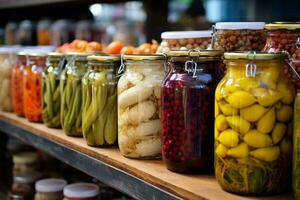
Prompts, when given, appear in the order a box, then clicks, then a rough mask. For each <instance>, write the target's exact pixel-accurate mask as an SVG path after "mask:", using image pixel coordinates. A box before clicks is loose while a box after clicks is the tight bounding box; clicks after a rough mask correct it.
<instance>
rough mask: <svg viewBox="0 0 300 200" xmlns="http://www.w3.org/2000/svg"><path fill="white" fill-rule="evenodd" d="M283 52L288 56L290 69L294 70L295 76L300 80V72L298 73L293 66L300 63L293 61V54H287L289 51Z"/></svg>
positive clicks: (297, 45)
mask: <svg viewBox="0 0 300 200" xmlns="http://www.w3.org/2000/svg"><path fill="white" fill-rule="evenodd" d="M296 47H297V49H299V48H300V37H299V38H298V39H297V42H296ZM282 52H283V53H286V54H287V55H288V58H289V59H288V61H287V64H288V66H289V67H290V69H291V70H292V72H293V74H294V75H295V76H296V77H297V78H298V79H299V80H300V75H299V74H298V72H297V71H296V69H295V68H294V66H293V65H295V64H298V63H299V64H300V61H298V60H296V59H293V57H292V56H291V54H290V53H289V52H287V51H282Z"/></svg>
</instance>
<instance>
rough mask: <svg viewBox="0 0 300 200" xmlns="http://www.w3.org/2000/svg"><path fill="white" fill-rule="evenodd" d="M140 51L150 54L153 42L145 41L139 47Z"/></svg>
mask: <svg viewBox="0 0 300 200" xmlns="http://www.w3.org/2000/svg"><path fill="white" fill-rule="evenodd" d="M138 53H140V54H150V53H151V44H150V43H144V44H141V45H140V46H139V47H138Z"/></svg>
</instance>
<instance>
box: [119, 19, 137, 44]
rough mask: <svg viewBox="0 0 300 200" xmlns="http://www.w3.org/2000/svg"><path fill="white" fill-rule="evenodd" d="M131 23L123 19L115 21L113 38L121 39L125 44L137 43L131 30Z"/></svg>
mask: <svg viewBox="0 0 300 200" xmlns="http://www.w3.org/2000/svg"><path fill="white" fill-rule="evenodd" d="M133 28H134V26H133V24H132V23H129V22H125V21H119V22H117V23H116V31H115V34H114V36H113V40H115V41H121V42H122V43H123V44H125V45H134V46H135V45H137V41H136V35H135V34H134V31H133Z"/></svg>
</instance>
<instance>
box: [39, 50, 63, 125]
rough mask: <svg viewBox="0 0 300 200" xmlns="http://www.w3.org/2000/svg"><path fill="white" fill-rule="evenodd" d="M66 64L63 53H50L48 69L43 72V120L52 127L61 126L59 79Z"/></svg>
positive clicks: (47, 62)
mask: <svg viewBox="0 0 300 200" xmlns="http://www.w3.org/2000/svg"><path fill="white" fill-rule="evenodd" d="M64 64H65V58H64V55H63V54H61V53H57V52H52V53H48V57H47V61H46V69H45V70H44V73H43V122H44V123H45V124H46V126H48V127H51V128H59V127H60V126H61V125H60V100H61V97H60V90H59V79H60V74H61V71H62V70H63V67H64Z"/></svg>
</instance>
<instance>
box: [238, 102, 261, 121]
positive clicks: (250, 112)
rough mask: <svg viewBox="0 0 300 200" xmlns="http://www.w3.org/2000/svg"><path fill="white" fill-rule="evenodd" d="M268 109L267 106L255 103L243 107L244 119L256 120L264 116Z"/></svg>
mask: <svg viewBox="0 0 300 200" xmlns="http://www.w3.org/2000/svg"><path fill="white" fill-rule="evenodd" d="M266 111H267V109H266V108H265V107H263V106H261V105H258V104H254V105H252V106H249V107H247V108H243V109H241V116H242V118H243V119H245V120H247V121H249V122H256V121H257V120H259V119H260V118H261V117H262V116H263V114H265V112H266Z"/></svg>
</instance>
